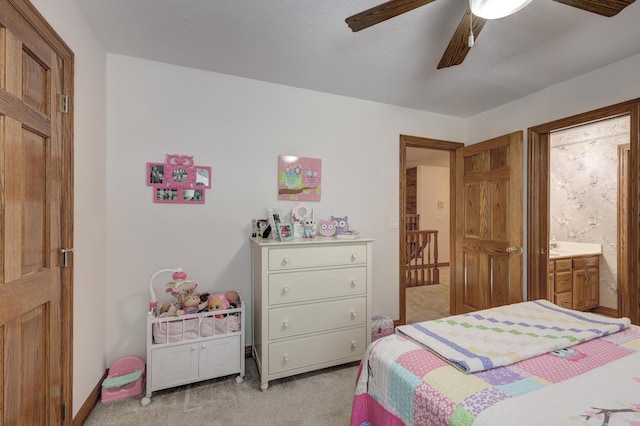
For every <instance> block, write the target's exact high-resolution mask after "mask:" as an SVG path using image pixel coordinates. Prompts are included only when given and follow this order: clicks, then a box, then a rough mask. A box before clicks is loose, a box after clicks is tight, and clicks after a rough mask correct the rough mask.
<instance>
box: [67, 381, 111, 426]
mask: <svg viewBox="0 0 640 426" xmlns="http://www.w3.org/2000/svg"><path fill="white" fill-rule="evenodd" d="M108 374H109V369H107V370H105V372H104V374H103V376H102V378H101V379H100V381H99V382H98V384H97V385H96V387H95V388H93V390H92V391H91V393H90V394H89V396H88V397H87V399H86V401H84V404H82V407H80V411H78V414H76V415H75V416H74V417H73V422H72V424H73V425H74V426H76V425H77V426H82V425H83V424H84V423H85V422H86V421H87V419H88V418H89V415H90V414H91V411H93V407H95V406H96V404H97V403H98V402H99V401H100V395H101V392H102V382H104V379H106V378H107V375H108Z"/></svg>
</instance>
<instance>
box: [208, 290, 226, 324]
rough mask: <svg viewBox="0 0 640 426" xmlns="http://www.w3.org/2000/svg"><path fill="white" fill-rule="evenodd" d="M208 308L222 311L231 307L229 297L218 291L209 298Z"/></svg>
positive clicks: (219, 316)
mask: <svg viewBox="0 0 640 426" xmlns="http://www.w3.org/2000/svg"><path fill="white" fill-rule="evenodd" d="M207 309H208V310H209V311H222V310H225V309H229V299H227V296H225V295H224V294H222V293H216V294H212V295H211V296H209V298H208V299H207ZM222 317H223V315H216V318H222Z"/></svg>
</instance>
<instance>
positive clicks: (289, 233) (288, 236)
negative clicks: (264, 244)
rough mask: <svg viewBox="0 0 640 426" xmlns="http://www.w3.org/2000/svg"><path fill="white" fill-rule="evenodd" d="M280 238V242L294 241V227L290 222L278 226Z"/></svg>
mask: <svg viewBox="0 0 640 426" xmlns="http://www.w3.org/2000/svg"><path fill="white" fill-rule="evenodd" d="M277 226H278V236H279V237H280V241H287V240H293V227H292V226H291V224H290V223H289V222H282V223H279V224H278V225H277Z"/></svg>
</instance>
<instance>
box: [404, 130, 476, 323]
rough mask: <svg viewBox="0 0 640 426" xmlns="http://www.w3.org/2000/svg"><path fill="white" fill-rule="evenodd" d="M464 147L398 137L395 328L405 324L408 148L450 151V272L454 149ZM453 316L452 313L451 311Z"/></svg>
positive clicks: (452, 294)
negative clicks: (397, 302)
mask: <svg viewBox="0 0 640 426" xmlns="http://www.w3.org/2000/svg"><path fill="white" fill-rule="evenodd" d="M462 147H464V144H463V143H461V142H450V141H443V140H439V139H430V138H422V137H419V136H409V135H400V170H399V171H400V173H399V175H400V179H399V181H400V220H399V224H400V229H399V230H400V232H399V241H398V253H399V262H400V263H399V264H398V266H399V267H398V269H399V274H398V275H399V281H398V282H399V283H400V286H399V287H400V318H399V319H398V321H395V324H394V325H395V326H396V327H397V326H398V325H404V324H406V321H407V306H406V303H407V294H406V288H407V287H406V282H405V274H404V269H403V268H402V265H404V264H405V262H406V259H405V250H404V242H405V237H406V235H405V234H406V224H405V214H406V208H405V198H406V191H407V182H406V179H405V169H406V167H407V148H425V149H435V150H440V151H449V175H450V181H449V182H450V183H449V200H450V206H451V208H450V214H449V235H450V237H449V239H450V245H449V247H450V248H449V268H450V271H454V270H455V258H454V254H455V234H454V232H455V216H454V214H455V200H456V192H455V189H456V173H455V172H456V150H457V149H458V148H462ZM449 275H450V276H451V285H450V291H449V308H450V309H453V308H454V301H455V290H454V289H455V285H454V284H455V282H454V277H453V273H450V274H449ZM452 314H453V312H452Z"/></svg>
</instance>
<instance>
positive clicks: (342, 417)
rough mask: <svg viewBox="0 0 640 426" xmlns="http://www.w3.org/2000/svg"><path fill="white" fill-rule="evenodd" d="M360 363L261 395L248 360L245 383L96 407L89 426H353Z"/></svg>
mask: <svg viewBox="0 0 640 426" xmlns="http://www.w3.org/2000/svg"><path fill="white" fill-rule="evenodd" d="M358 365H359V364H358V363H350V364H346V365H344V366H338V367H332V368H327V369H324V370H321V371H316V372H311V373H305V374H299V375H297V376H293V377H287V378H284V379H279V380H274V381H271V382H269V388H268V389H267V390H266V391H265V392H262V391H261V390H260V379H259V375H258V369H257V367H256V364H255V361H254V360H253V358H247V359H246V371H245V378H244V381H243V382H242V383H240V384H237V383H236V382H235V380H234V378H235V376H236V375H234V376H227V377H223V378H218V379H213V380H208V381H204V382H200V383H195V384H190V385H185V386H181V387H177V388H173V389H167V390H162V391H157V392H154V393H153V395H152V397H151V404H149V405H148V406H146V407H142V406H141V405H140V399H141V398H142V396H143V395H140V396H137V397H131V398H127V399H124V400H120V401H114V402H109V403H106V404H103V403H101V402H99V403H98V405H96V407H95V408H94V410H93V411H92V413H91V415H90V416H89V418H88V419H87V422H85V425H88V426H91V425H123V426H124V425H131V424H135V425H176V424H190V425H205V424H206V425H213V426H217V425H258V424H259V425H274V426H275V425H279V426H280V425H282V426H289V425H290V426H294V425H296V426H298V425H309V426H311V425H314V426H315V425H323V426H324V425H326V426H331V425H336V426H345V425H348V424H349V420H350V416H351V402H352V400H353V394H354V390H355V383H356V374H357V371H358Z"/></svg>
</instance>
